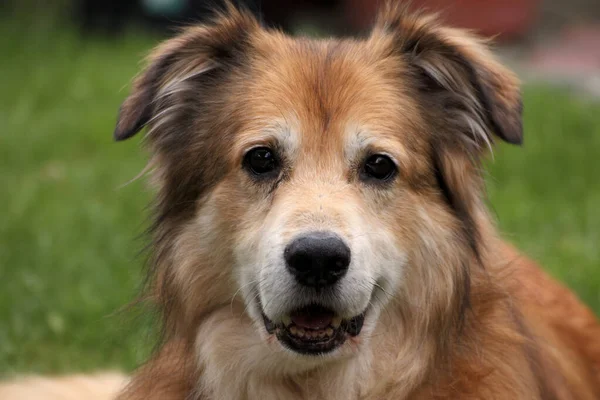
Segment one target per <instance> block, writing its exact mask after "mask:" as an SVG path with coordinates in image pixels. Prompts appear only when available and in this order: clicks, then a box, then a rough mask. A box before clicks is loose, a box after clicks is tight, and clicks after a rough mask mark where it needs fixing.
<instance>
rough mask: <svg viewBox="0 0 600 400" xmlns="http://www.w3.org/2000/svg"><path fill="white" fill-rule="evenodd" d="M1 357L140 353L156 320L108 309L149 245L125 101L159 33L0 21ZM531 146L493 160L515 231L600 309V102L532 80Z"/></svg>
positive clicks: (125, 290) (103, 359) (493, 180)
mask: <svg viewBox="0 0 600 400" xmlns="http://www.w3.org/2000/svg"><path fill="white" fill-rule="evenodd" d="M0 22H2V23H1V24H0V54H2V62H1V63H0V208H1V209H2V214H1V216H2V217H1V218H0V278H1V280H0V371H2V372H3V373H7V374H10V373H14V372H25V371H35V372H42V373H48V372H64V371H73V370H94V369H98V368H110V367H118V368H124V369H130V368H133V367H134V366H135V365H136V364H137V363H138V362H139V361H140V360H143V359H144V357H145V356H146V355H147V354H148V349H149V345H151V344H152V340H151V334H149V333H148V332H149V331H150V330H149V324H148V321H146V320H144V319H143V318H142V319H136V318H131V317H129V314H128V313H120V314H119V313H117V314H116V315H114V313H115V311H117V310H118V309H119V307H121V306H122V305H124V304H126V303H128V302H129V301H130V300H131V299H132V298H133V297H134V295H135V293H136V290H137V287H138V285H139V282H140V277H141V275H140V271H141V267H142V263H143V260H142V259H140V258H139V257H137V256H136V255H137V253H138V251H139V250H140V249H141V248H142V246H143V242H142V241H140V240H137V239H136V236H137V235H139V234H140V233H142V232H143V229H144V223H145V216H144V212H143V210H144V208H145V206H146V204H147V202H148V200H149V193H147V191H146V189H145V187H144V185H143V183H142V182H141V181H136V182H135V183H133V184H131V185H128V186H125V187H124V188H120V186H121V185H122V184H124V183H125V182H127V181H128V180H130V179H131V178H133V177H134V176H135V175H136V174H137V173H138V172H139V171H140V170H141V169H142V168H143V165H144V154H143V152H141V151H140V149H139V140H137V139H136V140H132V141H128V142H125V143H119V144H116V143H114V142H113V141H112V137H111V135H112V130H113V124H114V121H115V116H116V111H117V108H118V106H119V104H120V102H121V101H122V99H123V98H124V96H125V94H126V91H127V90H126V88H127V86H128V83H129V82H130V79H131V77H132V76H133V75H134V74H135V73H136V72H137V70H138V67H139V60H140V59H141V58H142V56H143V55H144V54H145V53H146V52H147V50H148V49H149V48H150V47H151V46H152V45H153V44H154V42H155V41H156V40H155V39H151V38H148V37H146V36H143V35H136V34H134V33H132V34H129V35H127V36H126V38H124V39H120V40H117V41H109V40H99V39H87V40H84V39H81V38H80V37H78V36H77V34H76V33H75V32H74V31H73V30H70V29H68V28H61V29H57V28H56V26H55V25H54V24H51V23H45V22H44V21H43V20H42V21H41V22H39V23H37V24H36V26H35V27H33V26H23V25H20V22H19V21H18V20H17V21H16V22H15V21H14V20H13V21H0ZM525 108H526V112H525V126H526V140H525V143H526V144H525V147H523V148H517V147H514V148H513V147H509V146H501V147H500V148H499V149H498V150H497V151H496V154H495V157H496V161H495V162H494V163H492V164H491V168H490V170H489V182H490V184H489V186H490V197H491V203H492V206H493V208H494V210H495V212H496V214H497V217H498V219H499V220H500V226H501V228H502V229H503V231H504V232H505V233H506V236H507V237H508V238H509V239H510V240H511V241H513V242H514V243H516V244H517V245H518V246H519V247H520V248H521V249H523V250H525V251H526V252H527V253H529V254H530V255H532V256H533V257H534V258H536V259H537V260H539V261H540V262H541V263H542V264H543V265H544V266H545V267H546V268H547V269H548V270H549V271H550V272H551V273H552V274H553V275H555V276H557V277H558V278H560V279H561V280H563V281H565V282H566V283H567V284H568V285H569V286H570V287H572V288H573V289H575V290H576V291H577V292H578V293H579V294H580V296H581V297H582V298H583V299H584V300H585V301H586V302H587V303H588V304H590V305H591V306H592V307H593V308H594V309H595V310H596V311H597V312H600V295H599V293H600V290H599V289H600V248H599V246H598V244H600V207H599V206H600V183H599V182H600V179H599V178H598V176H597V175H598V171H600V170H599V169H598V156H599V154H600V106H599V105H593V104H590V103H586V102H584V101H582V100H578V99H577V98H574V97H572V96H570V95H567V94H565V93H563V92H560V91H557V90H552V89H548V88H543V87H542V88H540V87H538V88H528V89H527V91H526V94H525Z"/></svg>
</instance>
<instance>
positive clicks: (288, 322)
mask: <svg viewBox="0 0 600 400" xmlns="http://www.w3.org/2000/svg"><path fill="white" fill-rule="evenodd" d="M282 322H283V325H285V326H290V325H291V324H292V319H291V318H290V316H289V315H286V316H285V317H283V321H282Z"/></svg>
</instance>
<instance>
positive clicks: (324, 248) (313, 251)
mask: <svg viewBox="0 0 600 400" xmlns="http://www.w3.org/2000/svg"><path fill="white" fill-rule="evenodd" d="M284 257H285V262H286V265H287V268H288V270H289V271H290V272H291V274H292V275H294V277H295V278H296V280H297V281H298V282H299V283H300V284H302V285H304V286H310V287H319V288H320V287H324V286H329V285H332V284H334V283H335V282H337V281H338V280H339V279H340V278H341V277H342V276H344V275H345V274H346V271H348V266H349V265H350V249H349V248H348V246H346V244H345V243H344V242H343V241H342V239H340V237H338V236H337V235H336V234H334V233H331V232H311V233H308V234H305V235H302V236H299V237H297V238H295V239H294V240H292V242H291V243H290V244H288V245H287V247H286V248H285V250H284Z"/></svg>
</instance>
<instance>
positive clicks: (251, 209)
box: [115, 2, 600, 400]
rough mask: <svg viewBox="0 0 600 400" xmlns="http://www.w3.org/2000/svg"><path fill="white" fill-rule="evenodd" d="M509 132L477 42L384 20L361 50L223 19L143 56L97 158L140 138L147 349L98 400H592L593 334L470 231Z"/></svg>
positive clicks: (481, 228)
mask: <svg viewBox="0 0 600 400" xmlns="http://www.w3.org/2000/svg"><path fill="white" fill-rule="evenodd" d="M521 114H522V104H521V96H520V85H519V82H518V79H517V78H516V77H515V75H514V74H513V73H511V72H510V71H509V70H507V69H506V68H505V67H503V66H502V65H501V64H499V63H498V62H497V61H495V59H494V57H493V56H492V54H491V52H490V51H489V49H488V46H487V44H486V42H485V41H482V40H481V39H478V38H476V37H474V36H473V35H471V34H470V33H467V32H465V31H462V30H459V29H453V28H449V27H444V26H443V25H441V24H440V23H439V22H438V20H437V19H436V18H435V16H430V15H427V14H423V13H412V12H409V11H407V9H406V7H404V6H399V5H397V4H393V3H391V2H390V3H388V4H387V5H385V6H383V8H382V10H381V12H380V13H379V16H378V18H377V21H376V23H375V25H374V28H373V30H372V31H371V33H370V34H369V35H368V36H367V37H365V38H350V39H320V40H315V39H307V38H293V37H289V36H287V35H285V34H283V33H280V32H278V31H273V30H268V29H265V28H262V27H261V26H260V24H259V23H258V22H257V21H256V19H255V18H253V17H252V16H251V15H250V14H249V13H247V12H245V11H243V10H240V9H236V8H234V7H232V6H227V7H226V10H225V11H224V12H222V13H221V14H220V15H219V16H218V17H217V18H216V19H215V20H214V21H213V22H212V23H209V24H206V25H202V26H196V27H191V28H189V29H187V30H185V31H184V32H183V33H182V34H181V35H179V36H177V37H176V38H174V39H171V40H169V41H167V42H165V43H164V44H162V45H160V46H159V47H158V48H157V49H156V51H155V52H154V53H153V54H152V56H151V57H150V61H149V66H148V67H147V68H146V70H145V71H144V72H143V73H142V74H141V75H140V76H139V77H138V78H137V79H136V81H135V83H134V84H133V88H132V92H131V94H130V96H129V97H128V98H127V99H126V100H125V101H124V103H123V105H122V107H121V109H120V113H119V117H118V122H117V126H116V130H115V138H116V140H124V139H127V138H129V137H131V136H133V135H135V134H136V133H137V132H138V131H140V130H141V129H142V128H143V127H147V128H148V129H147V134H146V142H147V144H148V147H149V150H150V153H151V160H150V165H151V166H152V169H153V181H154V184H155V185H156V187H157V193H158V195H157V201H156V218H155V223H154V225H153V228H152V232H153V244H152V246H153V251H154V253H153V258H152V265H151V268H150V278H149V282H150V287H149V296H150V297H151V298H152V299H153V300H154V301H156V303H157V304H158V305H159V306H160V311H161V315H162V321H163V327H164V335H163V337H164V341H163V343H164V344H163V346H162V348H161V349H160V351H158V352H157V354H156V356H155V357H154V358H153V359H151V360H150V361H149V362H148V363H147V364H146V365H145V366H144V367H143V368H141V369H140V371H139V372H138V373H137V374H136V375H134V377H133V378H132V382H131V384H130V385H129V387H128V389H127V390H125V391H124V392H123V393H122V394H121V396H120V397H119V398H120V399H149V398H156V399H184V398H185V399H203V400H204V399H207V400H208V399H344V400H346V399H486V400H489V399H545V400H547V399H580V400H583V399H598V398H600V370H599V367H600V325H599V324H598V321H597V320H596V318H595V316H594V315H593V314H592V313H591V312H590V311H589V310H588V309H587V308H586V307H585V306H583V305H582V304H581V303H580V302H579V300H577V299H576V298H575V296H574V295H573V294H571V293H570V292H569V291H567V290H566V289H565V288H563V287H561V286H560V285H559V284H557V283H556V282H554V281H553V280H552V279H550V278H549V277H548V276H546V275H545V274H544V273H543V272H542V271H541V270H540V269H539V268H538V267H537V266H536V265H535V264H534V263H533V262H532V261H530V260H528V259H527V258H525V257H523V256H521V255H520V254H519V253H518V252H517V251H516V250H515V249H513V248H512V247H511V246H510V245H508V244H507V243H505V242H504V241H503V240H502V239H501V238H500V237H499V235H498V233H497V231H496V229H495V227H494V223H493V220H492V218H491V217H490V214H489V212H488V211H487V209H486V205H485V195H484V182H483V180H482V176H481V168H482V166H481V160H482V158H483V157H484V156H485V155H486V153H488V152H489V151H491V150H492V146H493V142H494V141H495V140H497V139H500V140H503V141H505V142H508V143H512V144H520V143H521V142H522V140H523V132H522V122H521Z"/></svg>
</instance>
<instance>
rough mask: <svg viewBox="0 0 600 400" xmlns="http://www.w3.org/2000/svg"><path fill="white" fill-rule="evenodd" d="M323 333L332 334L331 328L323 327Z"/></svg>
mask: <svg viewBox="0 0 600 400" xmlns="http://www.w3.org/2000/svg"><path fill="white" fill-rule="evenodd" d="M325 333H326V334H327V336H332V335H333V329H331V328H327V329H325Z"/></svg>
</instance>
